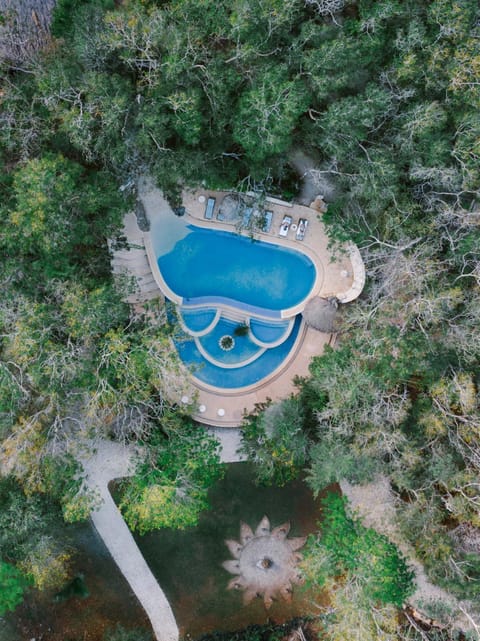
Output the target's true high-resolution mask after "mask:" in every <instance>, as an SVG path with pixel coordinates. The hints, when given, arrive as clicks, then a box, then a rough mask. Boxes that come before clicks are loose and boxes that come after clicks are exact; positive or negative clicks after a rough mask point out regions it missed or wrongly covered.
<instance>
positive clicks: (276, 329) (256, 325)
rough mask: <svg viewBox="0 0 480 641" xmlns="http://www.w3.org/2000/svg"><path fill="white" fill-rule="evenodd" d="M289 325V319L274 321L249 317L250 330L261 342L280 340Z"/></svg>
mask: <svg viewBox="0 0 480 641" xmlns="http://www.w3.org/2000/svg"><path fill="white" fill-rule="evenodd" d="M289 325H290V319H288V320H286V321H283V322H282V321H280V322H276V323H271V322H268V321H264V320H260V319H259V318H251V319H250V331H251V332H252V334H253V335H254V336H255V338H256V339H257V340H259V341H262V343H275V342H276V341H278V340H280V339H281V338H282V337H283V336H284V335H285V333H286V331H287V329H288V326H289Z"/></svg>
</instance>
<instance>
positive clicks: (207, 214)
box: [204, 198, 215, 220]
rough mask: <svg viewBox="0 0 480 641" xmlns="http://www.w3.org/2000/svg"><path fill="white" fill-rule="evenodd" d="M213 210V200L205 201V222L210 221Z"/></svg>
mask: <svg viewBox="0 0 480 641" xmlns="http://www.w3.org/2000/svg"><path fill="white" fill-rule="evenodd" d="M214 209H215V198H209V199H208V200H207V206H206V207H205V215H204V218H206V219H207V220H212V218H213V210H214Z"/></svg>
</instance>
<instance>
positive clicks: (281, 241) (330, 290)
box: [182, 190, 360, 318]
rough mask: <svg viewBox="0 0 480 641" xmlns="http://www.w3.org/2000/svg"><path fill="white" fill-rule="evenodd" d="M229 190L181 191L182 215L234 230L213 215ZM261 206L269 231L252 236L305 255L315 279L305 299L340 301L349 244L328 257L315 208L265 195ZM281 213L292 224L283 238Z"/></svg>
mask: <svg viewBox="0 0 480 641" xmlns="http://www.w3.org/2000/svg"><path fill="white" fill-rule="evenodd" d="M230 193H231V192H228V191H215V192H213V191H203V190H196V191H184V192H183V193H182V204H183V206H184V207H185V213H186V216H187V217H188V218H189V219H190V220H191V222H192V223H195V225H197V226H198V227H205V228H208V229H218V230H222V231H230V232H232V231H238V230H237V227H236V224H235V221H232V222H229V221H226V220H222V221H220V220H218V219H217V218H216V215H217V213H218V210H219V206H220V204H221V202H222V200H223V199H224V198H225V196H228V195H229V194H230ZM209 197H214V198H215V200H216V204H215V210H214V214H213V218H212V219H211V220H205V218H204V213H205V202H206V200H207V199H208V198H209ZM203 199H204V200H203ZM264 209H266V210H269V211H272V212H273V218H272V224H271V228H270V231H269V232H267V233H264V232H260V231H257V230H255V231H254V233H253V238H255V239H258V240H262V241H264V242H267V243H273V244H275V245H279V246H281V247H288V248H289V249H294V250H296V251H299V252H302V253H303V254H305V255H307V256H308V257H309V258H310V259H311V260H312V262H313V263H314V264H315V267H316V269H317V278H316V280H315V283H314V284H313V287H312V290H311V292H310V294H309V298H311V297H312V296H322V297H325V298H328V297H329V296H336V297H337V298H340V300H341V297H343V296H345V294H346V293H347V292H348V291H350V289H351V287H352V285H353V284H354V270H353V265H352V260H351V253H352V249H353V246H348V245H346V246H345V247H344V252H340V251H337V252H336V255H335V260H332V258H333V256H334V251H333V249H332V248H331V247H329V244H330V239H329V237H328V236H327V233H326V230H325V225H324V224H323V223H322V221H321V220H319V212H318V211H317V210H315V209H312V208H311V207H304V206H303V205H297V204H290V203H287V202H283V201H281V200H279V199H277V198H268V197H267V199H266V202H265V204H264ZM284 216H290V217H291V218H292V225H291V226H290V229H289V230H288V233H287V236H285V237H284V236H280V235H279V232H280V227H281V224H282V220H283V218H284ZM300 218H304V219H306V220H307V221H308V227H307V230H306V232H305V236H304V239H303V240H296V238H295V234H296V229H297V227H296V225H297V224H298V221H299V219H300ZM294 226H295V227H294ZM240 233H242V235H245V236H249V235H250V236H251V235H252V232H251V231H249V230H248V229H244V230H242V231H241V232H240ZM359 293H360V292H359ZM306 302H307V300H305V301H302V302H301V303H300V304H299V305H297V306H296V307H292V308H290V309H289V310H287V311H288V313H286V314H282V315H283V316H286V317H287V318H288V317H291V316H294V315H295V314H298V313H300V312H301V311H303V308H304V307H305V304H306Z"/></svg>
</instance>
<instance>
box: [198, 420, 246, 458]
mask: <svg viewBox="0 0 480 641" xmlns="http://www.w3.org/2000/svg"><path fill="white" fill-rule="evenodd" d="M207 431H208V433H209V434H210V435H211V436H214V437H215V438H216V439H217V441H218V442H219V443H220V459H221V461H222V463H238V462H239V461H246V460H247V457H246V456H243V455H240V454H239V453H238V451H237V450H238V448H239V447H240V442H241V436H242V431H241V430H240V429H238V428H235V427H209V428H208V429H207Z"/></svg>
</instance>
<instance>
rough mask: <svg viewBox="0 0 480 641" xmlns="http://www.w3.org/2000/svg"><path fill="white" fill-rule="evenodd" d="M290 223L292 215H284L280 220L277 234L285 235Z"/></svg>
mask: <svg viewBox="0 0 480 641" xmlns="http://www.w3.org/2000/svg"><path fill="white" fill-rule="evenodd" d="M291 224H292V217H291V216H284V217H283V220H282V224H281V225H280V231H279V232H278V235H279V236H286V235H287V234H288V230H289V229H290V225H291Z"/></svg>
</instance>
